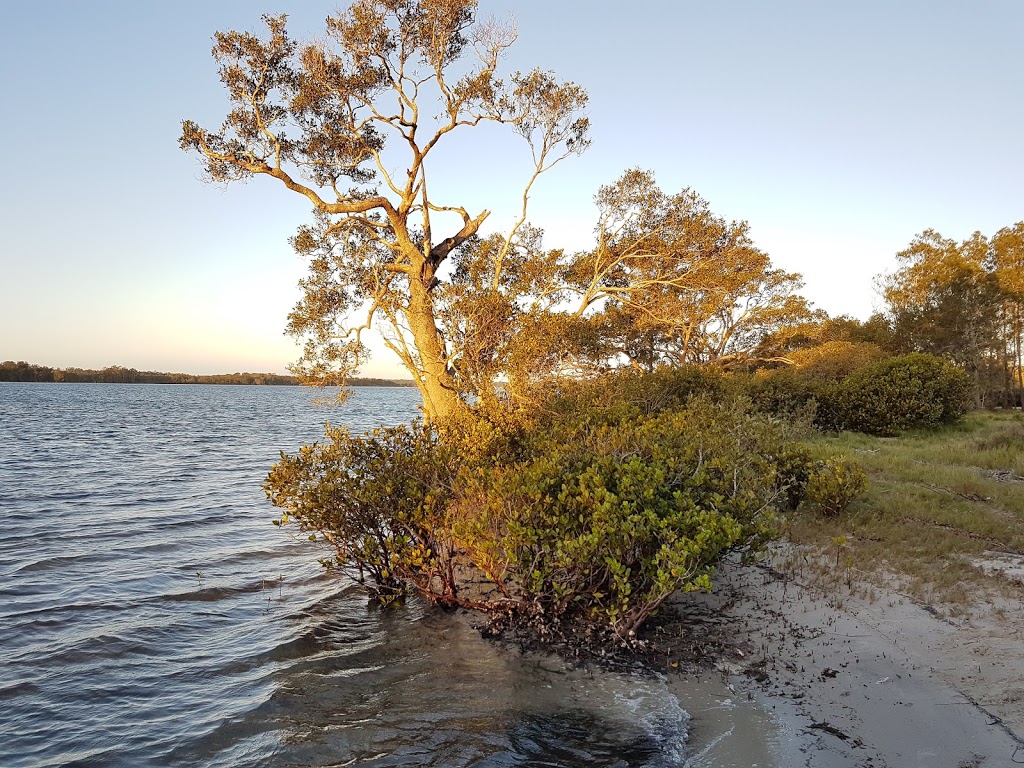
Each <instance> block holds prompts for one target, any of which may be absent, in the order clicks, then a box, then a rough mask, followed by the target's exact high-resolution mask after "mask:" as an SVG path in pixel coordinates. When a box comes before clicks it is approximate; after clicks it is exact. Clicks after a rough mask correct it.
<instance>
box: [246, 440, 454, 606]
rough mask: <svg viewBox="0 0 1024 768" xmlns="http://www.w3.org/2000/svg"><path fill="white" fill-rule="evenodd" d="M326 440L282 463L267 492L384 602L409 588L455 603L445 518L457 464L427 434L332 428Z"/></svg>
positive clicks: (286, 518)
mask: <svg viewBox="0 0 1024 768" xmlns="http://www.w3.org/2000/svg"><path fill="white" fill-rule="evenodd" d="M326 437H327V440H326V441H325V442H323V443H314V444H312V445H305V446H303V447H302V448H301V449H299V452H298V453H297V454H295V455H293V456H287V455H285V454H282V455H281V461H279V462H278V463H277V464H275V465H274V466H273V468H272V469H271V471H270V474H269V476H268V477H267V479H266V481H265V482H264V484H263V487H264V490H265V491H266V494H267V496H268V498H269V499H270V501H271V502H272V503H273V504H274V505H275V506H277V507H281V508H283V509H284V512H283V514H282V515H281V518H280V519H279V520H277V521H275V522H276V523H278V524H285V525H286V524H288V523H289V522H292V521H294V522H295V523H297V524H298V526H299V529H300V530H301V531H304V532H307V533H310V534H311V536H310V538H311V539H317V538H319V539H320V540H322V541H326V542H328V543H329V544H330V545H331V546H332V547H333V548H334V551H335V557H334V560H333V562H332V563H331V564H332V565H334V566H335V567H337V568H339V569H340V570H342V571H343V572H344V573H346V574H347V575H349V576H350V577H351V578H353V579H355V580H356V581H357V582H359V583H360V584H363V585H365V586H366V587H367V588H368V589H369V590H370V592H371V593H372V594H373V595H374V596H376V597H377V598H379V599H380V600H381V602H384V603H387V602H390V601H392V600H394V599H395V598H397V597H401V596H403V595H405V594H406V593H407V592H408V591H409V590H410V589H414V588H415V589H419V590H420V591H424V592H427V593H429V594H430V595H431V596H432V597H434V598H435V599H438V600H439V601H442V602H444V601H445V600H451V599H452V598H454V596H455V594H456V592H457V585H456V583H455V580H454V572H453V563H452V554H453V547H452V544H451V542H450V540H449V538H448V534H447V529H446V527H445V526H444V523H443V521H444V515H445V511H446V509H447V506H448V503H449V498H448V492H447V489H448V488H449V487H450V484H451V482H452V478H453V474H454V471H455V470H454V463H455V462H454V459H453V457H452V456H451V454H450V453H449V452H448V451H446V450H445V449H444V447H443V445H442V444H440V443H439V442H438V441H437V440H436V436H435V434H434V433H433V432H432V431H431V430H429V429H426V428H424V427H422V426H419V425H416V426H412V427H405V426H400V427H393V428H387V429H377V430H374V431H373V432H372V433H369V434H366V435H356V436H353V435H351V434H350V433H349V432H348V430H346V429H338V428H331V427H328V429H327V434H326Z"/></svg>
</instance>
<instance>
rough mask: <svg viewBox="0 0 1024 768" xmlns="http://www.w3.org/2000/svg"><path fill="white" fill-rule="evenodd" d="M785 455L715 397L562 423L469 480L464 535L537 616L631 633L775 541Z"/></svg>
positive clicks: (477, 559)
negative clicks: (734, 552) (669, 602)
mask: <svg viewBox="0 0 1024 768" xmlns="http://www.w3.org/2000/svg"><path fill="white" fill-rule="evenodd" d="M559 426H560V427H561V428H562V429H566V428H568V430H569V431H570V432H572V434H571V436H570V437H571V439H566V438H567V435H566V434H565V433H564V432H563V433H561V434H560V433H559V432H560V429H559ZM785 447H786V441H785V438H784V435H783V432H782V430H781V429H780V427H779V425H778V424H774V423H772V422H771V421H770V420H769V419H767V418H764V417H759V416H751V415H749V414H748V413H745V412H744V411H743V410H742V409H741V408H738V407H722V406H715V405H712V404H711V403H710V402H708V401H706V400H700V401H697V402H695V403H693V404H691V406H690V407H689V408H687V409H685V410H681V411H671V412H665V413H662V414H660V415H658V416H654V417H651V416H640V417H637V418H636V419H631V420H624V421H622V422H620V423H619V424H616V425H590V426H587V427H585V428H583V429H581V430H573V429H572V428H571V426H568V427H567V426H566V425H558V426H555V427H554V428H553V429H552V430H550V431H549V432H548V433H547V434H546V435H545V436H543V437H539V438H538V441H537V444H536V447H535V451H534V455H533V456H532V457H531V458H530V459H529V460H527V461H525V462H521V463H515V464H495V465H492V466H489V467H479V468H478V469H477V471H476V473H475V474H474V475H473V477H471V478H466V479H465V480H464V482H463V483H461V484H460V492H459V503H458V506H457V512H456V515H455V518H454V522H453V525H454V533H455V538H456V540H457V541H458V542H459V543H460V545H461V546H462V547H464V548H465V550H466V551H467V553H468V555H469V557H470V558H471V559H472V560H473V562H474V563H477V564H479V565H480V566H481V568H482V569H483V570H485V571H491V572H492V573H495V574H496V575H498V577H499V578H502V579H505V580H507V582H508V584H509V590H510V591H509V594H510V596H514V597H515V598H516V599H517V600H518V601H519V602H520V604H521V605H522V607H523V609H524V610H525V611H527V612H528V613H529V614H530V615H533V616H543V617H544V619H545V621H547V622H551V621H558V620H562V619H578V620H583V621H585V622H589V623H592V624H596V625H598V626H601V627H605V628H608V629H611V630H613V631H614V632H615V633H616V634H617V635H619V636H620V637H626V636H629V635H630V634H631V633H633V632H635V631H636V629H637V628H639V626H640V625H641V624H642V623H643V622H644V620H646V619H647V617H649V616H650V615H651V613H653V612H654V611H655V610H657V608H658V607H659V606H661V605H662V603H663V602H664V601H665V600H666V599H667V598H668V597H669V596H671V595H672V594H674V593H675V592H676V591H678V590H693V589H699V588H707V587H709V586H710V581H709V575H710V572H711V570H712V567H713V565H714V563H715V562H716V561H717V560H718V559H719V558H720V557H721V556H722V555H723V554H724V553H725V552H726V551H728V550H730V549H733V548H735V547H739V546H745V545H748V544H752V543H756V542H758V541H761V540H763V539H765V538H766V537H767V536H768V535H769V534H770V532H771V530H772V524H773V522H774V520H775V512H776V511H777V510H778V509H779V508H780V507H781V506H782V505H783V503H784V501H785V499H786V490H787V488H788V486H789V485H790V484H791V483H792V478H790V477H788V476H785V475H784V474H783V473H782V472H781V471H780V466H779V463H778V459H777V457H778V456H779V455H780V454H782V453H784V448H785Z"/></svg>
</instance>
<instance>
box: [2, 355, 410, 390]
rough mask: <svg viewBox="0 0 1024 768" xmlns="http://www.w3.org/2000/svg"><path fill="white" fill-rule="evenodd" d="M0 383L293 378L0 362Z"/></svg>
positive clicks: (376, 382)
mask: <svg viewBox="0 0 1024 768" xmlns="http://www.w3.org/2000/svg"><path fill="white" fill-rule="evenodd" d="M0 381H39V382H64V383H69V384H285V385H289V386H290V385H297V384H298V383H299V380H298V379H297V378H296V377H294V376H281V375H279V374H276V373H219V374H216V375H213V376H196V375H193V374H191V373H161V372H159V371H137V370H135V369H134V368H124V367H122V366H120V365H112V366H110V367H108V368H104V369H102V370H99V371H92V370H87V369H84V368H49V367H47V366H45V365H33V364H32V363H26V362H25V361H23V360H21V361H18V362H14V361H13V360H7V361H6V362H3V363H0ZM348 385H349V386H351V387H412V386H415V384H414V383H413V381H412V380H411V379H372V378H352V379H349V381H348Z"/></svg>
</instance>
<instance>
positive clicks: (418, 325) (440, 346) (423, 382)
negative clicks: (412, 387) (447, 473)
mask: <svg viewBox="0 0 1024 768" xmlns="http://www.w3.org/2000/svg"><path fill="white" fill-rule="evenodd" d="M407 319H408V321H409V330H410V331H412V336H413V341H414V342H415V344H416V351H417V352H418V353H419V356H420V371H419V375H418V377H417V384H418V385H419V389H420V393H421V394H422V395H423V415H424V417H425V418H426V419H427V421H438V420H444V419H447V418H450V417H451V416H454V415H456V414H458V413H460V412H462V411H463V410H465V409H466V404H465V402H464V401H463V400H462V397H461V396H460V395H459V390H458V388H457V387H456V386H455V379H454V378H453V377H452V374H451V371H449V370H448V359H447V355H446V354H445V349H444V343H443V342H442V341H441V335H440V334H439V333H438V331H437V322H436V321H435V320H434V307H433V304H432V303H431V300H430V293H429V291H428V290H427V288H426V286H424V285H423V283H422V282H421V281H420V280H417V279H415V278H413V279H412V280H410V281H409V312H408V315H407Z"/></svg>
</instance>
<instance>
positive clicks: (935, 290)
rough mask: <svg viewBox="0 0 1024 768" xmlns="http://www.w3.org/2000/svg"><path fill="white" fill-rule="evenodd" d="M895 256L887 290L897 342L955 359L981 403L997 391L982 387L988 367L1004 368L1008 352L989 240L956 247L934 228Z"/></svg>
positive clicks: (977, 235)
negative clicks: (895, 266)
mask: <svg viewBox="0 0 1024 768" xmlns="http://www.w3.org/2000/svg"><path fill="white" fill-rule="evenodd" d="M896 257H897V259H898V260H899V262H900V263H901V264H902V266H901V268H900V269H898V270H897V271H896V272H894V273H893V274H892V275H889V276H888V277H886V278H884V280H883V288H884V295H885V299H886V302H887V303H888V305H889V314H890V316H891V318H892V323H893V332H894V335H895V338H896V341H897V343H898V344H899V345H900V346H901V347H902V348H903V350H904V351H907V352H927V353H930V354H933V355H939V356H942V357H946V358H948V359H950V360H952V361H953V362H954V363H956V364H957V365H959V366H960V367H961V368H963V369H964V370H966V371H968V372H969V373H971V375H972V376H973V377H974V381H975V387H976V392H977V395H978V397H979V398H980V397H981V396H982V393H983V389H992V388H993V387H992V383H991V382H983V379H984V378H985V375H984V374H985V373H986V371H987V370H988V369H990V368H991V367H992V366H991V365H989V363H990V362H992V361H993V360H994V361H996V363H997V367H998V366H1001V365H1002V362H1003V361H1002V357H1003V353H1004V352H1005V347H1004V346H1003V342H1002V339H1001V338H1000V324H1001V320H1000V318H1001V313H1002V301H1003V294H1002V291H1001V290H1000V287H999V282H998V280H997V278H996V276H995V275H994V274H993V273H992V271H991V269H990V268H989V266H990V265H989V244H988V241H987V240H986V238H984V237H983V236H982V235H981V234H980V233H977V232H976V233H975V234H974V235H973V236H972V237H971V238H970V239H968V240H966V241H964V242H963V243H957V242H956V241H955V240H951V239H948V238H944V237H942V235H940V234H939V233H938V232H936V231H935V230H931V229H929V230H926V231H925V232H923V233H921V234H920V235H918V236H917V237H916V238H914V240H913V241H911V243H910V245H909V246H908V247H907V248H906V249H904V250H903V251H901V252H900V253H898V254H897V256H896ZM997 388H998V386H997ZM977 404H978V405H981V404H982V403H981V401H980V400H979V401H978V403H977Z"/></svg>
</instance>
